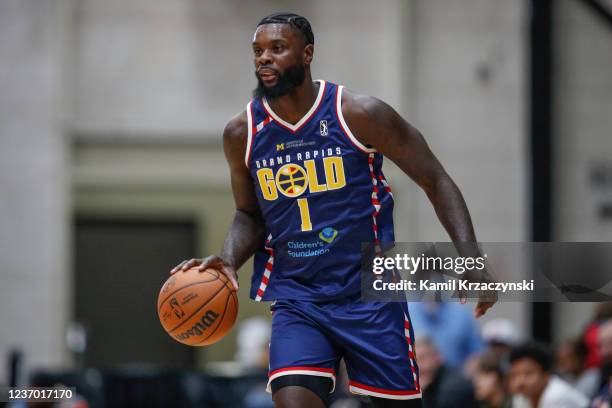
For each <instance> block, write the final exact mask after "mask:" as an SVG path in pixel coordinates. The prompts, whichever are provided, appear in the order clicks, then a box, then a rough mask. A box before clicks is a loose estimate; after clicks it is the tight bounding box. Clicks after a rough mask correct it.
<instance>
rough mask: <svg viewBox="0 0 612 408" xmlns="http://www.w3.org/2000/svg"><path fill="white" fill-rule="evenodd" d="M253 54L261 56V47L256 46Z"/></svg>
mask: <svg viewBox="0 0 612 408" xmlns="http://www.w3.org/2000/svg"><path fill="white" fill-rule="evenodd" d="M253 54H255V56H257V57H259V56H260V55H261V49H259V48H255V49H254V50H253Z"/></svg>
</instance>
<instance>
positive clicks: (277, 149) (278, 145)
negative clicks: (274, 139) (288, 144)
mask: <svg viewBox="0 0 612 408" xmlns="http://www.w3.org/2000/svg"><path fill="white" fill-rule="evenodd" d="M279 150H285V144H284V143H280V144H277V145H276V151H277V152H278V151H279Z"/></svg>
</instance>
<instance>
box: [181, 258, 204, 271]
mask: <svg viewBox="0 0 612 408" xmlns="http://www.w3.org/2000/svg"><path fill="white" fill-rule="evenodd" d="M200 262H202V261H201V260H199V259H190V260H189V261H188V262H187V263H186V264H185V265H183V267H182V268H181V269H182V270H184V271H187V270H189V269H191V268H193V267H194V266H196V265H199V263H200Z"/></svg>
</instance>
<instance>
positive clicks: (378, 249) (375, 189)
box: [368, 153, 382, 255]
mask: <svg viewBox="0 0 612 408" xmlns="http://www.w3.org/2000/svg"><path fill="white" fill-rule="evenodd" d="M368 166H369V167H370V179H371V180H372V206H373V207H374V211H373V212H372V229H373V230H374V251H375V252H376V254H377V255H379V254H381V253H382V249H381V247H380V239H379V238H378V223H377V218H378V214H379V212H380V201H379V200H378V185H377V182H376V175H375V174H374V153H370V154H369V155H368Z"/></svg>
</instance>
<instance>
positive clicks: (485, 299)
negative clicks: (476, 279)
mask: <svg viewBox="0 0 612 408" xmlns="http://www.w3.org/2000/svg"><path fill="white" fill-rule="evenodd" d="M459 302H460V303H461V304H465V303H466V302H467V294H466V293H464V292H461V293H460V297H459ZM495 303H497V292H495V291H489V292H486V293H484V294H482V295H480V297H479V298H478V303H476V306H475V307H474V317H475V318H476V319H479V318H481V317H482V316H484V314H485V313H487V310H489V309H490V308H492V307H493V305H494V304H495Z"/></svg>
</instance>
